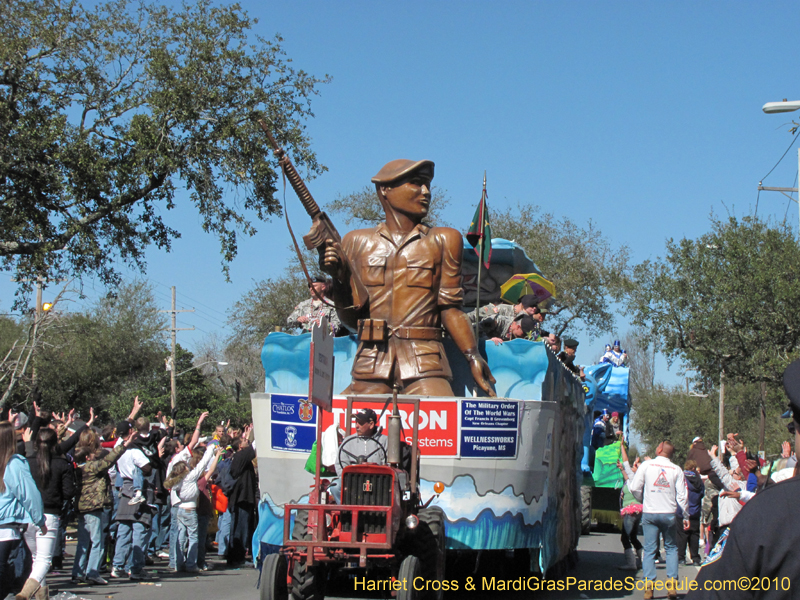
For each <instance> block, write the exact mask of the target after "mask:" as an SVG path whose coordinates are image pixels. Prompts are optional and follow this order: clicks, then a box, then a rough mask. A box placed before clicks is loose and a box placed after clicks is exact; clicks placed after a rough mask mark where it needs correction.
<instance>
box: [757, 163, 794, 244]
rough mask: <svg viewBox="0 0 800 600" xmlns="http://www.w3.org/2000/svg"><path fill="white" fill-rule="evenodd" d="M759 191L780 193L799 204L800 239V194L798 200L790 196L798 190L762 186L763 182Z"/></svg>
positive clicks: (759, 185) (759, 186)
mask: <svg viewBox="0 0 800 600" xmlns="http://www.w3.org/2000/svg"><path fill="white" fill-rule="evenodd" d="M797 172H798V173H800V148H798V149H797ZM798 185H799V186H800V183H798ZM758 189H759V191H765V192H780V193H781V194H783V195H784V196H786V197H787V198H788V199H789V200H791V201H792V202H795V203H797V209H798V215H797V216H798V227H797V237H798V239H800V194H798V200H795V199H794V198H792V197H791V195H790V194H794V193H795V192H796V191H797V190H798V188H794V187H768V186H763V185H761V182H759V184H758Z"/></svg>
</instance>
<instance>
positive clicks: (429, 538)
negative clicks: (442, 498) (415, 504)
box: [414, 506, 446, 600]
mask: <svg viewBox="0 0 800 600" xmlns="http://www.w3.org/2000/svg"><path fill="white" fill-rule="evenodd" d="M417 517H419V527H420V530H419V531H417V532H416V536H417V537H418V539H419V543H417V544H415V551H414V554H415V555H416V556H417V557H418V558H419V559H420V562H421V563H422V574H423V577H425V579H426V580H427V581H433V580H436V581H438V582H440V583H441V582H442V581H443V580H444V567H445V558H446V549H445V536H444V523H445V516H444V511H443V510H442V509H441V508H439V507H438V506H433V507H430V508H423V509H422V510H420V511H419V513H418V514H417ZM425 526H427V529H428V531H425ZM420 534H423V535H420ZM443 595H444V590H442V589H441V588H440V589H439V590H437V591H429V592H428V593H427V594H426V596H427V597H428V599H429V600H442V596H443Z"/></svg>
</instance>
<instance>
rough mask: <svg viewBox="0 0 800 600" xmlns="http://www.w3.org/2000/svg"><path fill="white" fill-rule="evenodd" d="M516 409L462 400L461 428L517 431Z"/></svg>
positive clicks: (513, 405)
mask: <svg viewBox="0 0 800 600" xmlns="http://www.w3.org/2000/svg"><path fill="white" fill-rule="evenodd" d="M518 407H519V404H518V403H517V402H502V401H497V400H462V401H461V427H479V428H481V429H490V428H496V429H517V415H518ZM273 418H274V417H273Z"/></svg>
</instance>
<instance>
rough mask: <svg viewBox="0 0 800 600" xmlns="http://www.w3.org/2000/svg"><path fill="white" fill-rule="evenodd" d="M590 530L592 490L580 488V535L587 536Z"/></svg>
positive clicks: (584, 487)
mask: <svg viewBox="0 0 800 600" xmlns="http://www.w3.org/2000/svg"><path fill="white" fill-rule="evenodd" d="M591 530H592V488H591V486H588V485H582V486H581V535H589V532H591Z"/></svg>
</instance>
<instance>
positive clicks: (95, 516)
mask: <svg viewBox="0 0 800 600" xmlns="http://www.w3.org/2000/svg"><path fill="white" fill-rule="evenodd" d="M136 434H137V431H136V429H132V430H131V431H130V433H129V434H128V437H127V438H126V439H125V441H124V443H122V444H119V445H118V446H117V447H115V448H114V449H113V450H111V451H110V452H108V453H107V454H106V455H105V456H102V457H101V458H97V456H98V455H99V453H100V452H101V448H100V439H99V438H98V436H97V434H96V433H95V432H94V431H91V430H89V431H85V432H84V433H83V434H82V435H81V440H80V442H79V443H78V446H77V447H76V448H75V452H74V457H75V462H76V463H78V477H79V480H80V491H79V492H78V495H77V503H76V507H75V508H76V509H77V511H78V548H77V550H76V552H75V562H74V563H73V566H72V580H73V581H88V582H89V583H97V584H104V583H106V581H105V580H104V579H103V578H102V577H100V571H99V569H100V560H101V558H102V556H103V554H104V553H105V552H104V551H105V548H104V546H105V544H104V542H105V534H104V531H105V526H106V523H104V521H105V520H106V519H107V515H106V513H105V512H104V511H103V509H104V508H105V507H109V506H111V505H112V504H113V498H112V496H111V480H110V478H109V476H108V470H109V469H110V468H111V467H112V466H113V465H114V463H116V462H117V461H118V460H119V458H120V456H122V454H123V453H124V452H125V450H127V449H128V447H129V446H130V445H131V444H132V443H133V441H134V439H135V437H136ZM87 563H88V564H87ZM87 570H88V572H87Z"/></svg>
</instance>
